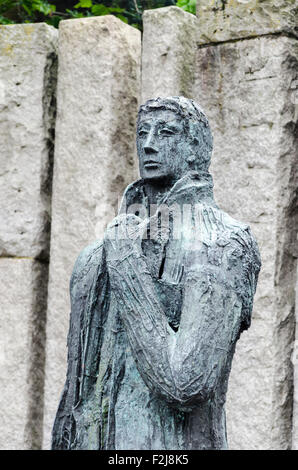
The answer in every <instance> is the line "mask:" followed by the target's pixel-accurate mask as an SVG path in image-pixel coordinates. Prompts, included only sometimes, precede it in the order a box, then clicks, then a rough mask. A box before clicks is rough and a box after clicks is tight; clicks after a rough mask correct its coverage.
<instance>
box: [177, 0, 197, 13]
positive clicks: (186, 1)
mask: <svg viewBox="0 0 298 470" xmlns="http://www.w3.org/2000/svg"><path fill="white" fill-rule="evenodd" d="M196 4H197V0H178V1H177V3H176V5H177V7H180V8H182V9H183V10H185V11H188V12H189V13H192V14H193V15H195V14H196Z"/></svg>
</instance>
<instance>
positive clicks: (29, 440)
mask: <svg viewBox="0 0 298 470" xmlns="http://www.w3.org/2000/svg"><path fill="white" fill-rule="evenodd" d="M0 278H1V282H0V298H1V305H0V312H1V322H0V330H1V331H0V386H1V403H0V449H1V450H7V449H8V450H24V449H39V448H41V444H42V420H43V384H44V359H45V355H44V342H45V314H46V292H47V264H46V263H41V262H39V261H34V260H33V259H29V258H0Z"/></svg>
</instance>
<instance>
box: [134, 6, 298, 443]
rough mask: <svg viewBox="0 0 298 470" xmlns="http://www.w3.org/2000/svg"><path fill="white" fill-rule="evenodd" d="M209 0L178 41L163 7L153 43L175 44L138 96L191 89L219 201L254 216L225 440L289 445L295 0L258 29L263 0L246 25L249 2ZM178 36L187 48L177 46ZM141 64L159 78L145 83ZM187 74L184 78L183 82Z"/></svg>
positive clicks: (148, 29)
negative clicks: (248, 297) (210, 137)
mask: <svg viewBox="0 0 298 470" xmlns="http://www.w3.org/2000/svg"><path fill="white" fill-rule="evenodd" d="M211 3H212V2H211ZM213 3H214V4H215V5H214V6H213V7H214V8H213V9H212V8H209V6H210V5H209V4H210V2H207V1H206V2H204V1H200V2H198V18H197V19H196V18H194V17H192V15H190V14H187V13H184V12H183V15H184V16H183V18H184V22H183V25H184V26H183V35H184V37H187V41H181V43H179V41H176V42H177V46H176V45H175V42H174V41H173V40H172V37H173V36H172V32H173V31H175V25H176V28H177V30H178V29H179V28H178V24H179V22H178V20H177V16H178V13H177V12H176V8H175V7H169V8H166V9H163V11H162V12H161V13H160V16H159V27H158V31H159V33H158V43H159V44H164V45H165V47H166V44H171V55H169V56H167V57H168V60H169V62H168V63H167V67H164V55H163V54H161V53H159V55H158V56H156V55H155V58H154V60H152V67H151V69H150V68H149V67H142V96H144V97H145V98H146V99H147V98H149V97H151V96H157V95H161V96H166V95H169V94H176V95H177V94H178V95H179V94H181V93H183V92H184V90H186V94H187V96H188V97H192V98H194V99H195V100H196V101H197V102H198V103H200V104H201V105H202V107H203V108H204V110H205V112H206V114H207V116H208V118H209V121H210V125H211V129H212V131H213V134H214V154H213V157H212V165H211V173H212V174H213V176H214V186H215V187H214V192H215V198H216V201H217V203H218V205H219V206H220V207H221V208H223V209H224V210H226V212H228V213H229V214H230V215H231V216H232V217H235V218H236V219H237V220H243V221H245V222H248V223H249V224H250V226H251V228H252V231H253V233H254V235H255V237H256V238H257V240H258V243H259V247H260V251H261V257H262V263H263V266H262V270H261V274H260V280H259V283H258V289H257V294H256V297H255V301H254V312H253V318H252V326H251V328H250V329H249V330H248V331H247V332H245V333H243V334H242V336H241V338H240V340H239V342H238V344H237V349H236V354H235V358H234V361H233V366H232V372H231V377H230V381H229V389H228V398H227V431H228V441H229V447H230V448H231V449H288V448H290V447H291V430H292V405H293V367H292V362H291V352H292V347H293V341H294V329H295V328H294V326H295V317H294V304H295V293H294V291H295V272H296V267H295V266H296V260H297V252H296V253H295V250H297V238H296V236H297V211H296V212H295V208H296V207H297V199H295V188H296V187H297V174H296V173H295V169H296V166H297V165H296V164H297V161H296V155H297V147H295V126H297V116H298V111H297V100H296V96H297V93H296V94H295V86H296V87H297V76H296V75H295V74H296V69H297V60H298V51H297V39H296V37H295V31H294V29H293V23H292V15H293V8H294V7H293V8H292V9H291V8H290V7H289V8H288V7H287V8H285V9H284V10H283V15H282V18H280V19H279V21H280V23H278V25H279V26H278V28H277V27H276V29H274V24H275V23H276V21H277V20H276V19H275V18H276V15H275V9H274V5H273V6H272V10H271V13H272V12H273V13H272V15H273V16H272V15H271V16H272V21H271V20H270V21H271V23H270V21H269V19H268V22H267V23H268V24H269V23H270V25H271V26H270V28H271V29H270V28H269V26H268V28H267V27H266V28H265V29H263V30H262V20H261V19H260V18H262V15H261V13H260V11H261V10H262V11H263V13H262V14H264V15H265V16H266V15H267V17H268V15H269V16H270V8H269V6H268V5H269V2H256V1H255V2H254V3H255V4H256V5H257V4H258V8H259V9H258V10H257V11H254V12H253V13H252V14H251V15H250V17H251V21H250V20H249V19H248V18H247V15H246V17H245V24H240V25H239V21H240V20H237V15H238V13H239V11H238V7H239V8H240V9H241V8H246V9H247V8H248V3H251V2H247V1H246V2H244V1H240V0H239V2H238V3H239V4H238V3H237V2H235V1H234V2H231V1H223V2H220V1H216V2H213ZM240 3H242V5H240ZM244 3H246V4H247V5H246V6H244ZM261 3H262V5H261ZM271 3H274V2H271ZM284 3H287V4H288V3H289V2H284ZM233 4H235V8H233ZM236 4H237V5H236ZM265 4H266V8H264V6H265ZM158 11H159V10H155V11H147V12H146V13H145V15H144V39H143V41H144V47H143V64H146V63H148V62H149V61H148V57H150V55H154V54H155V51H154V50H151V49H150V47H148V46H147V47H145V46H146V45H152V48H153V47H154V40H155V38H154V36H153V34H152V32H154V31H155V29H154V28H155V26H154V23H155V16H156V15H157V14H158ZM160 11H161V10H160ZM241 11H242V10H241ZM246 12H248V10H246ZM287 15H288V21H287V19H286V16H287ZM241 18H242V17H241ZM273 19H274V21H273ZM194 20H196V21H197V23H196V27H195V28H194ZM237 21H238V23H237ZM241 21H244V20H241ZM228 23H229V24H230V25H232V26H231V29H230V30H229V28H228V26H227V25H228ZM256 23H257V24H258V27H256ZM267 23H266V24H267ZM272 24H273V26H272ZM208 25H209V26H208ZM218 28H219V32H218ZM169 31H170V32H171V33H170V34H169ZM271 33H272V34H271ZM190 38H191V39H190ZM238 38H239V40H238ZM189 42H192V44H193V49H191V47H189ZM183 46H185V48H186V49H185V53H184V52H182V53H181V50H182V51H183ZM176 47H177V53H176V54H175V48H176ZM188 54H189V55H188ZM192 54H193V56H192V57H194V59H193V61H194V62H193V63H194V72H193V73H192V74H189V73H188V70H189V65H187V67H185V68H184V67H183V63H184V56H186V63H187V64H189V57H190V56H191V55H192ZM177 61H179V70H180V75H179V78H178V79H175V80H174V79H173V81H172V82H171V86H170V87H169V88H167V87H164V86H163V82H164V80H165V82H166V80H167V79H168V78H167V74H168V71H169V70H170V69H171V63H172V64H173V70H176V68H177ZM170 62H171V63H170ZM184 73H185V75H184V76H183V74H184ZM148 75H149V76H153V77H158V79H156V81H155V83H152V84H151V81H150V79H148ZM185 81H187V83H188V85H187V87H185V86H183V87H182V86H181V83H185ZM157 85H158V86H157Z"/></svg>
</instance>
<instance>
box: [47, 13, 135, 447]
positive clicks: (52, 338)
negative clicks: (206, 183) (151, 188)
mask: <svg viewBox="0 0 298 470" xmlns="http://www.w3.org/2000/svg"><path fill="white" fill-rule="evenodd" d="M140 53H141V43H140V32H139V31H138V30H137V29H135V28H132V27H130V26H128V25H126V24H125V23H123V22H122V21H120V20H118V19H117V18H115V17H113V16H104V17H94V18H88V19H79V20H69V21H63V22H61V23H60V35H59V79H58V96H57V99H58V109H57V113H58V114H57V125H56V143H55V165H54V179H53V202H52V235H51V263H50V278H49V302H48V321H47V365H46V390H45V441H44V446H45V447H49V445H50V434H51V430H52V426H53V422H54V418H55V413H56V411H57V406H58V402H59V396H60V394H61V392H62V388H63V384H64V380H65V371H66V359H67V352H66V337H67V331H68V325H69V311H70V306H69V288H68V286H69V279H70V275H71V272H72V269H73V265H74V262H75V260H76V258H77V256H78V254H79V252H80V251H81V250H82V248H83V247H84V246H86V245H88V244H89V243H90V242H91V241H94V240H95V239H96V238H97V237H98V238H99V237H101V236H102V234H103V232H104V229H105V225H106V223H107V222H108V221H110V220H111V219H112V218H113V216H114V214H115V211H116V210H117V206H118V197H119V196H120V195H121V193H122V191H123V189H124V187H125V186H126V185H127V184H128V183H129V182H131V181H132V180H133V179H135V177H136V173H137V171H136V168H137V166H136V164H135V161H136V160H135V143H134V142H135V118H136V115H137V109H138V101H139V89H140Z"/></svg>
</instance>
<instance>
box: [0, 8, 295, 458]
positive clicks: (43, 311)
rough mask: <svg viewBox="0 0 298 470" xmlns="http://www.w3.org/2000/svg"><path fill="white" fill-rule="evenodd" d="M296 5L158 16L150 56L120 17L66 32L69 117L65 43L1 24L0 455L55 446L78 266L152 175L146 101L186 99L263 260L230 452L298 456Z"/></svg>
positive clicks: (224, 193)
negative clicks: (297, 451) (198, 110)
mask: <svg viewBox="0 0 298 470" xmlns="http://www.w3.org/2000/svg"><path fill="white" fill-rule="evenodd" d="M277 3H278V8H277ZM213 4H214V5H213ZM295 8H296V5H295V2H291V1H287V2H286V1H284V2H280V1H279V2H269V1H262V2H261V1H258V0H237V1H236V0H235V1H234V0H231V1H230V0H228V1H222V2H221V1H217V0H216V1H215V0H214V1H212V2H207V1H206V2H205V1H204V0H202V1H200V2H198V8H197V17H195V16H194V15H190V14H189V13H186V12H184V11H183V10H181V9H180V8H177V7H169V8H162V9H158V10H150V11H146V12H145V13H144V17H143V19H144V32H143V37H142V48H141V35H140V32H139V31H137V30H136V29H134V28H132V27H130V26H128V25H125V24H124V23H122V22H121V21H120V20H118V19H116V18H114V17H111V16H105V17H95V18H88V19H78V20H68V21H63V22H61V23H60V28H59V68H58V90H57V116H56V104H55V89H56V78H57V60H56V54H57V52H56V47H57V37H58V32H57V31H56V30H54V29H53V28H50V27H48V26H47V25H45V24H36V25H16V26H2V27H1V26H0V181H1V184H0V219H1V223H0V272H1V275H0V296H1V307H0V308H1V318H2V322H1V324H0V328H1V332H0V333H1V334H0V347H1V349H0V368H1V372H0V382H1V388H2V390H3V393H2V399H1V404H0V418H1V419H0V422H1V424H0V430H1V432H0V448H2V449H5V448H11V449H24V448H34V449H35V448H40V447H43V448H49V445H50V433H51V428H52V425H53V420H54V416H55V412H56V409H57V406H58V401H59V396H60V393H61V391H62V387H63V383H64V380H65V373H66V359H67V349H66V340H67V331H68V322H69V310H70V306H69V292H68V285H69V279H70V275H71V271H72V268H73V265H74V262H75V260H76V258H77V256H78V254H79V252H80V251H81V249H82V248H83V247H85V246H86V245H88V244H89V243H92V242H93V241H94V240H96V239H97V238H102V235H103V231H104V228H105V226H106V224H107V222H109V221H110V220H111V219H112V217H113V216H114V214H115V212H116V210H117V205H118V198H119V196H120V195H121V193H122V191H123V189H124V188H125V186H126V185H127V184H128V183H130V182H131V181H133V180H134V179H136V178H137V175H138V171H137V163H136V156H135V143H134V142H135V120H136V115H137V109H138V104H139V103H140V101H142V102H143V101H145V100H146V99H148V98H151V97H156V96H157V95H160V96H169V95H180V94H182V95H185V96H187V97H190V98H194V99H195V100H196V101H198V102H199V103H200V104H201V105H202V106H203V108H204V110H205V112H206V114H207V116H208V118H209V120H210V124H211V128H212V130H213V134H214V154H213V157H212V166H211V172H212V174H213V176H214V185H215V188H214V190H215V198H216V201H217V203H218V204H219V205H220V207H221V208H222V209H224V210H225V211H226V212H228V213H229V214H230V215H231V216H233V217H235V218H236V219H239V220H242V221H245V222H248V223H249V224H250V226H251V228H252V231H253V233H254V235H255V236H256V238H257V240H258V243H259V246H260V250H261V256H262V262H263V266H262V271H261V275H260V281H259V284H258V290H257V294H256V301H255V308H254V312H253V319H252V326H251V328H250V329H249V330H248V331H247V332H245V333H243V335H242V337H241V339H240V341H239V343H238V346H237V350H236V355H235V359H234V363H233V368H232V373H231V379H230V384H229V393H228V400H227V429H228V440H229V446H230V448H232V449H288V448H291V446H292V448H298V431H297V429H298V411H297V409H298V407H297V389H298V382H297V376H298V372H297V361H298V360H295V357H296V356H297V354H296V353H295V350H294V351H293V345H294V344H295V313H294V310H295V283H296V275H297V274H296V272H297V271H296V269H297V268H296V265H297V255H298V253H297V195H296V193H295V189H296V188H297V142H295V130H296V129H297V116H298V108H297V105H298V101H297V91H296V92H295V90H296V89H297V83H298V76H297V60H298V51H297V31H296V29H295V24H294V20H293V18H294V17H295V11H296V10H295ZM141 49H142V53H141ZM55 120H56V121H55ZM54 128H55V135H54ZM54 137H55V138H54ZM54 144H55V152H54ZM53 160H54V174H53V187H52V184H51V175H52V165H53ZM51 197H52V200H51ZM51 205H52V207H51ZM51 220H52V226H51V230H50V221H51ZM50 235H51V247H50V243H49V242H50ZM49 248H50V249H49ZM49 259H50V268H49V270H48V263H49ZM48 271H49V274H48ZM48 277H49V278H48ZM47 291H48V297H47ZM45 338H46V339H45ZM296 342H297V340H296ZM295 354H296V356H295ZM45 356H46V360H45ZM293 377H294V380H293ZM11 397H13V400H12V399H11Z"/></svg>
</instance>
